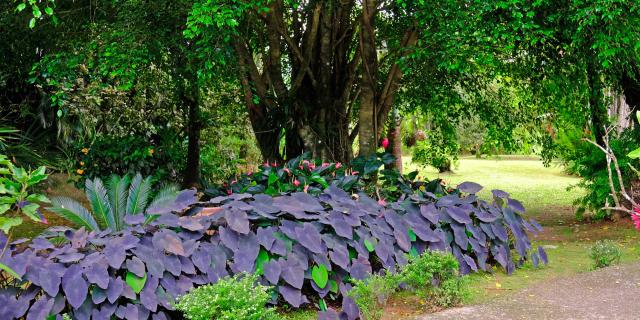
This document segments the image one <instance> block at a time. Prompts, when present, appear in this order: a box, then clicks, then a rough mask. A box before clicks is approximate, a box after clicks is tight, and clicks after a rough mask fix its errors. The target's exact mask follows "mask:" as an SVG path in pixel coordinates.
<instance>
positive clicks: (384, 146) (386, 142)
mask: <svg viewBox="0 0 640 320" xmlns="http://www.w3.org/2000/svg"><path fill="white" fill-rule="evenodd" d="M388 146H389V139H387V138H384V139H382V148H384V149H387V147H388Z"/></svg>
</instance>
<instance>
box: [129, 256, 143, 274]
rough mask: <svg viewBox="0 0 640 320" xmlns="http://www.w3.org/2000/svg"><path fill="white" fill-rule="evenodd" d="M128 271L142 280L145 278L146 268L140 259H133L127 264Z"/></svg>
mask: <svg viewBox="0 0 640 320" xmlns="http://www.w3.org/2000/svg"><path fill="white" fill-rule="evenodd" d="M126 267H127V270H129V271H131V272H132V273H133V274H135V275H136V276H138V277H140V278H142V277H144V273H145V267H144V263H143V262H142V260H140V258H138V257H131V258H130V259H129V260H127V262H126Z"/></svg>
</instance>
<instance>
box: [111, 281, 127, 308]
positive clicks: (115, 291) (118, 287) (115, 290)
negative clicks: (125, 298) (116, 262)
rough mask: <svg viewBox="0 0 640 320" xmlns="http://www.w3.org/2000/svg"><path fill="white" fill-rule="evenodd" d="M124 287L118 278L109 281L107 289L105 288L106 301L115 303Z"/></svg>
mask: <svg viewBox="0 0 640 320" xmlns="http://www.w3.org/2000/svg"><path fill="white" fill-rule="evenodd" d="M124 286H125V283H124V281H122V279H120V277H117V278H111V279H109V287H108V288H107V299H109V302H111V303H115V302H116V300H117V299H118V298H119V297H120V295H121V294H122V290H123V288H124Z"/></svg>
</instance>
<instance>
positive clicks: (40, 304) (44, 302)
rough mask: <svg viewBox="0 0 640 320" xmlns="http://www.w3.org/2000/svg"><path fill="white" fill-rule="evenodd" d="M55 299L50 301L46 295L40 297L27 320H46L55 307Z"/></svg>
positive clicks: (30, 310)
mask: <svg viewBox="0 0 640 320" xmlns="http://www.w3.org/2000/svg"><path fill="white" fill-rule="evenodd" d="M53 301H54V300H53V299H49V297H47V296H46V295H42V296H40V298H38V300H36V302H35V303H34V304H33V305H32V306H31V309H29V313H28V314H27V319H26V320H40V319H45V318H47V316H48V315H49V311H51V307H53Z"/></svg>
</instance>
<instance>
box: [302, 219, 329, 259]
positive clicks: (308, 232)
mask: <svg viewBox="0 0 640 320" xmlns="http://www.w3.org/2000/svg"><path fill="white" fill-rule="evenodd" d="M296 235H297V239H296V240H298V242H300V244H301V245H303V246H304V247H305V248H307V249H309V250H310V251H311V252H313V253H325V252H324V251H325V250H323V246H322V239H321V237H320V232H318V229H316V228H315V227H314V226H313V225H312V224H311V223H309V222H305V223H303V225H302V227H301V228H296Z"/></svg>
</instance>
